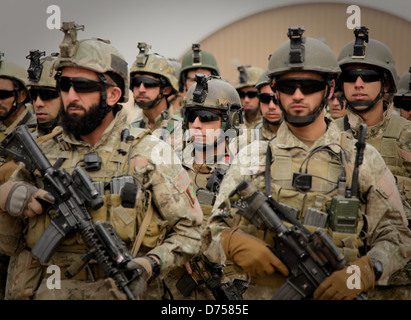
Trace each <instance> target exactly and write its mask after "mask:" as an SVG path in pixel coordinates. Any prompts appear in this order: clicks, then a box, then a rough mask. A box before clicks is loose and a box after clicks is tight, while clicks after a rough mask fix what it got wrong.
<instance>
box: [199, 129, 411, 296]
mask: <svg viewBox="0 0 411 320" xmlns="http://www.w3.org/2000/svg"><path fill="white" fill-rule="evenodd" d="M353 142H354V140H353V141H352V142H351V144H350V148H348V145H347V149H346V151H347V152H348V153H349V155H350V157H349V162H350V163H352V164H353V163H354V156H355V152H354V151H355V150H354V148H353ZM267 143H268V142H267V141H255V142H253V143H252V144H251V145H250V146H248V147H247V148H243V149H242V150H240V152H239V154H238V157H237V158H236V160H237V162H234V163H233V164H232V165H231V166H230V169H229V170H228V172H227V174H226V176H225V178H224V180H223V183H222V185H221V187H220V192H219V195H218V197H217V200H216V203H215V205H214V207H213V211H212V212H213V214H212V216H211V218H210V221H209V224H208V226H207V228H206V230H205V231H204V232H203V241H204V243H203V246H204V254H205V255H206V257H207V258H209V259H210V260H211V261H218V262H220V263H224V262H225V259H226V258H225V253H224V251H223V249H222V248H221V244H220V233H221V231H222V230H224V229H225V228H230V227H232V226H235V225H239V226H240V227H241V228H242V229H243V230H244V231H246V232H247V233H250V234H252V235H254V236H256V237H258V238H260V239H262V240H264V241H265V242H266V243H267V244H268V245H270V246H272V245H273V242H272V236H273V234H272V233H270V232H268V231H266V230H257V229H256V228H255V227H254V226H253V225H251V224H249V223H248V221H245V219H244V218H241V216H239V215H238V214H235V212H233V211H232V212H231V213H230V212H225V211H224V210H222V209H219V206H220V204H221V203H222V202H224V201H225V199H226V198H227V197H228V195H229V193H230V192H231V191H232V190H234V189H235V187H236V186H237V185H238V183H240V182H241V181H243V180H244V179H246V178H247V179H249V180H250V181H252V183H253V184H254V185H255V186H257V187H258V188H259V189H260V190H264V184H265V183H264V179H265V177H264V173H265V161H266V159H265V158H266V149H267ZM329 143H341V133H340V130H339V129H338V127H337V126H336V125H335V124H334V123H333V122H331V123H330V125H329V128H328V130H327V132H326V134H325V135H324V136H323V137H322V138H320V139H319V140H317V141H316V142H315V143H314V144H313V145H312V146H311V148H307V146H306V145H305V144H304V143H303V142H301V141H300V140H299V139H297V138H296V137H295V136H294V135H293V134H292V133H291V132H290V131H289V129H288V127H287V125H286V124H285V123H283V124H282V125H281V126H280V129H279V131H278V134H277V138H276V139H274V140H273V141H272V142H271V144H270V147H271V150H272V153H273V155H274V156H273V158H274V161H273V162H272V164H271V172H272V175H271V176H272V177H273V176H276V177H278V178H277V179H275V180H274V179H272V180H271V188H272V190H273V191H272V196H273V198H274V199H275V200H277V201H279V202H282V203H286V204H288V205H290V206H292V207H295V208H297V209H299V210H300V212H304V210H303V209H305V207H304V206H308V205H310V204H309V203H304V202H303V200H304V199H306V200H307V202H308V199H309V198H310V197H309V195H308V194H309V193H307V195H305V196H304V194H303V193H300V192H298V191H296V190H295V189H294V188H290V182H291V179H292V172H289V173H290V174H291V176H290V175H289V173H287V172H285V171H284V169H285V167H284V166H283V165H284V163H281V162H280V159H279V157H280V156H281V155H283V156H284V155H286V154H289V155H290V156H291V157H292V159H293V164H292V167H293V168H298V166H299V163H301V161H302V160H303V159H304V158H305V157H306V156H307V155H308V154H309V153H310V151H312V150H313V149H314V148H316V147H319V146H322V145H326V144H329ZM253 148H254V149H253ZM337 149H338V148H337ZM253 150H258V151H259V153H258V160H257V159H256V154H255V153H254V152H253ZM330 158H331V157H330V156H329V154H328V153H325V155H319V154H316V155H315V156H314V157H313V160H314V161H318V168H327V166H326V165H325V164H326V163H327V162H328V161H330V160H331V159H330ZM294 159H295V160H294ZM277 162H278V164H277ZM290 169H291V168H290ZM320 171H321V170H320ZM323 171H324V170H323ZM318 173H320V172H318ZM324 174H325V177H326V178H327V172H322V176H324ZM334 178H335V177H334ZM287 184H288V186H287ZM359 185H360V192H361V196H360V199H362V200H363V201H365V203H364V202H363V203H364V205H365V204H366V207H365V212H364V213H365V217H366V220H367V223H368V229H367V237H366V240H367V245H368V246H370V248H371V249H370V251H369V252H368V253H367V254H368V255H370V256H371V257H375V258H378V259H379V260H381V261H382V263H383V266H384V274H383V276H382V277H381V279H380V282H379V283H387V281H388V278H389V276H390V275H391V274H392V273H394V272H395V271H396V270H398V269H399V268H401V267H402V266H403V265H404V264H405V263H406V261H407V260H408V257H409V254H410V250H411V235H410V230H408V229H407V228H406V227H405V226H404V225H403V224H402V221H401V219H399V217H400V212H399V210H398V209H397V208H396V207H395V204H394V203H393V202H391V200H390V199H389V195H390V193H391V191H392V190H393V189H392V188H393V186H394V181H393V179H392V176H391V175H390V173H389V172H388V171H387V168H386V166H385V164H384V161H383V160H382V159H381V157H380V156H379V154H378V152H377V151H376V150H375V149H374V148H373V147H371V146H367V148H366V149H365V155H364V162H363V165H362V167H361V170H360V177H359ZM328 187H330V186H328ZM390 188H391V189H390ZM313 191H315V190H313ZM334 193H335V192H334ZM299 194H300V195H299ZM312 194H313V195H312V196H311V200H312V201H313V203H314V202H315V200H318V202H319V203H320V209H321V211H324V212H325V211H326V208H327V206H329V204H330V202H329V200H330V199H329V197H325V196H321V195H320V194H319V193H318V192H317V194H316V192H312ZM330 196H332V194H330ZM316 197H317V198H316ZM313 203H311V205H313ZM300 219H302V217H300ZM327 232H329V233H330V234H333V232H332V231H331V230H327ZM380 234H384V237H380V236H379V235H380ZM346 236H347V237H348V238H349V237H350V235H349V234H346ZM356 236H358V235H354V236H351V237H352V239H351V241H346V242H347V243H350V242H351V244H350V245H347V246H348V247H344V246H343V243H344V242H343V241H342V239H341V238H340V239H338V238H333V241H334V242H335V244H336V245H337V246H338V247H340V248H341V250H342V251H343V252H344V253H346V258H347V260H349V261H352V260H354V259H355V258H357V257H358V255H359V253H358V248H359V247H360V245H359V244H362V241H361V239H360V238H359V237H356ZM349 246H353V247H352V248H350V247H349ZM283 282H284V277H283V276H282V275H280V274H278V273H275V274H273V275H272V276H269V277H255V278H252V279H251V284H250V287H249V289H248V290H247V291H246V293H245V298H248V299H269V298H271V296H272V294H273V293H274V292H275V290H276V289H277V288H278V287H279V286H280V285H281V284H282V283H283Z"/></svg>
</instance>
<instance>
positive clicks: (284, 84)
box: [274, 78, 327, 94]
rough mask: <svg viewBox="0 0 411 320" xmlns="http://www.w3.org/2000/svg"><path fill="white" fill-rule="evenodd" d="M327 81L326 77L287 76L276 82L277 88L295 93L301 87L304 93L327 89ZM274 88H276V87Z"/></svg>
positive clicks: (284, 91)
mask: <svg viewBox="0 0 411 320" xmlns="http://www.w3.org/2000/svg"><path fill="white" fill-rule="evenodd" d="M326 84H327V82H326V81H325V80H324V79H313V78H286V79H279V80H277V81H276V82H275V88H276V89H278V91H280V92H283V93H286V94H294V92H295V90H297V88H299V89H300V90H301V92H302V93H303V94H311V93H314V92H318V91H322V90H325V86H326ZM275 88H274V89H275Z"/></svg>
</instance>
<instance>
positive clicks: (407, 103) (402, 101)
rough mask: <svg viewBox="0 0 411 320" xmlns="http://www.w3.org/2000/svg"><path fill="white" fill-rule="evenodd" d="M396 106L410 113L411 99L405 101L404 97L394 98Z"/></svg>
mask: <svg viewBox="0 0 411 320" xmlns="http://www.w3.org/2000/svg"><path fill="white" fill-rule="evenodd" d="M394 106H395V107H397V108H400V109H404V110H405V111H407V112H408V111H410V110H411V98H410V99H404V98H403V97H398V98H397V97H394Z"/></svg>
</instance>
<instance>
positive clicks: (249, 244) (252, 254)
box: [221, 227, 289, 276]
mask: <svg viewBox="0 0 411 320" xmlns="http://www.w3.org/2000/svg"><path fill="white" fill-rule="evenodd" d="M221 245H222V247H223V249H224V252H225V254H226V256H227V258H229V259H231V260H233V261H234V262H235V263H236V264H238V265H239V266H240V267H241V268H242V269H243V270H244V271H245V272H248V273H249V274H250V275H251V276H264V275H270V274H273V273H274V272H276V271H277V270H278V271H279V272H280V273H281V274H282V275H284V276H288V274H289V271H288V269H287V267H286V266H285V265H284V264H283V263H282V262H281V261H280V259H278V258H277V257H276V256H275V255H274V254H273V252H272V251H271V250H270V249H269V248H268V246H267V244H266V243H265V242H263V241H261V240H260V239H258V238H256V237H254V236H252V235H249V234H247V233H245V232H243V231H242V230H241V229H240V228H238V227H234V228H229V229H225V230H224V231H223V232H222V233H221Z"/></svg>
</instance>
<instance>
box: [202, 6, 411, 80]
mask: <svg viewBox="0 0 411 320" xmlns="http://www.w3.org/2000/svg"><path fill="white" fill-rule="evenodd" d="M347 7H348V5H347V4H335V3H312V4H299V5H291V6H285V7H280V8H275V9H272V10H268V11H264V12H260V13H258V14H254V15H251V16H249V17H246V18H244V19H241V20H238V21H236V22H234V23H232V24H230V25H227V26H226V27H224V28H222V29H220V30H218V31H217V32H214V33H213V34H210V35H209V36H208V37H206V38H204V39H202V40H200V41H199V43H200V44H201V49H203V50H207V51H210V52H211V53H213V54H214V56H215V57H216V59H217V63H218V66H219V68H220V71H221V75H222V77H223V78H225V79H226V80H228V81H230V82H231V83H234V82H235V81H236V77H237V76H238V71H237V66H238V65H242V64H243V65H253V66H257V67H261V68H264V69H265V68H267V66H268V57H269V55H270V54H271V53H273V52H274V51H275V49H276V48H277V46H279V45H280V44H281V43H283V42H285V41H287V40H288V37H287V30H288V27H289V26H304V27H305V28H306V31H305V33H304V35H305V36H307V37H313V38H318V39H320V40H322V41H324V42H325V43H326V44H327V45H329V46H330V48H331V49H332V50H333V51H334V53H335V54H336V56H338V54H339V52H340V50H341V49H342V47H343V46H344V45H345V44H346V43H347V42H349V41H351V40H353V39H354V34H353V30H350V29H348V28H347V19H349V17H350V16H351V15H352V14H351V13H347ZM360 9H361V25H364V26H366V27H367V28H369V36H370V38H373V39H376V40H379V41H382V42H383V43H385V44H386V45H387V46H388V47H389V48H390V49H391V51H392V53H393V56H394V60H395V64H396V68H397V72H398V75H399V76H402V75H403V74H404V73H405V72H406V71H407V70H408V68H409V67H410V66H411V41H410V40H411V22H409V21H406V20H404V19H401V18H399V17H397V16H394V15H391V14H387V13H384V12H382V11H379V10H375V9H371V8H367V7H364V6H361V7H360Z"/></svg>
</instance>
